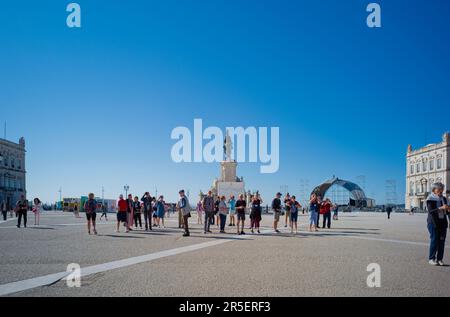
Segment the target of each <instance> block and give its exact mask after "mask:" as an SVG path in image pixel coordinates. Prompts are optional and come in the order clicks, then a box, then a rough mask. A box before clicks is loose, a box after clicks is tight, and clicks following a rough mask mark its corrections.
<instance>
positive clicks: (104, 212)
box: [100, 204, 108, 221]
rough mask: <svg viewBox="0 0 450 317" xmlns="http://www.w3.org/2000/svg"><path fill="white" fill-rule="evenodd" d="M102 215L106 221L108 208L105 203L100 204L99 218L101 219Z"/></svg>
mask: <svg viewBox="0 0 450 317" xmlns="http://www.w3.org/2000/svg"><path fill="white" fill-rule="evenodd" d="M103 217H105V220H106V221H108V208H107V207H106V205H105V204H102V215H101V216H100V220H102V219H103Z"/></svg>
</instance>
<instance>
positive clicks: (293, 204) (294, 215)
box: [290, 196, 302, 234]
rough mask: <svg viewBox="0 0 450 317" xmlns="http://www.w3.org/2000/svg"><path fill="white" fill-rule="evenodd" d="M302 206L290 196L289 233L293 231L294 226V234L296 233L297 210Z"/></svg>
mask: <svg viewBox="0 0 450 317" xmlns="http://www.w3.org/2000/svg"><path fill="white" fill-rule="evenodd" d="M301 207H302V206H301V205H300V203H299V202H298V201H297V200H296V198H295V196H292V198H291V221H290V223H291V234H293V233H294V228H295V234H297V233H298V228H297V221H298V212H299V210H300V208H301Z"/></svg>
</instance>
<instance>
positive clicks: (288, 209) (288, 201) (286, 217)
mask: <svg viewBox="0 0 450 317" xmlns="http://www.w3.org/2000/svg"><path fill="white" fill-rule="evenodd" d="M284 211H285V215H284V227H285V228H287V226H288V221H290V218H291V195H289V193H287V194H286V196H285V197H284Z"/></svg>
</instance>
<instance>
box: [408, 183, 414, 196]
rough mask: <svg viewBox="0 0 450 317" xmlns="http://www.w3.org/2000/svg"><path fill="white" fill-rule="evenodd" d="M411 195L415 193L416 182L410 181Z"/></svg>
mask: <svg viewBox="0 0 450 317" xmlns="http://www.w3.org/2000/svg"><path fill="white" fill-rule="evenodd" d="M409 195H410V196H412V195H414V182H410V183H409Z"/></svg>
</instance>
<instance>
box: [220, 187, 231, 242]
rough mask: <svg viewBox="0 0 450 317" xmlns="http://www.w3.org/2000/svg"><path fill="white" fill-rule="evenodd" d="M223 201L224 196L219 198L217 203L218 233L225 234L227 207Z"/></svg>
mask: <svg viewBox="0 0 450 317" xmlns="http://www.w3.org/2000/svg"><path fill="white" fill-rule="evenodd" d="M225 199H226V198H225V196H222V197H220V202H219V218H220V233H225V225H226V224H227V214H228V210H229V207H228V206H227V203H226V201H225Z"/></svg>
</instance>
